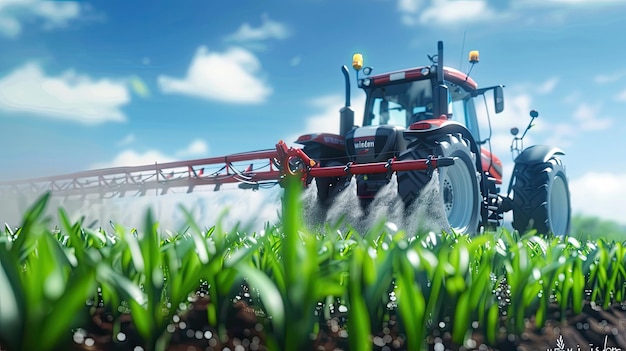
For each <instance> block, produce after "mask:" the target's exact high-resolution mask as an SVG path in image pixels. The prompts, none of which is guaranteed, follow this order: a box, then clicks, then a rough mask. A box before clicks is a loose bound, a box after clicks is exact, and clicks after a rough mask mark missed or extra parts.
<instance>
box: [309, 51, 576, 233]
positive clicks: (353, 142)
mask: <svg viewBox="0 0 626 351" xmlns="http://www.w3.org/2000/svg"><path fill="white" fill-rule="evenodd" d="M429 59H430V60H431V64H430V65H428V66H422V67H416V68H410V69H406V70H401V71H395V72H391V73H383V74H377V75H372V74H371V72H372V69H371V68H369V67H365V68H364V67H363V59H362V56H361V55H360V54H355V55H354V57H353V67H354V69H355V70H356V72H357V82H358V86H359V88H361V89H363V91H364V92H365V94H366V101H365V113H364V116H363V123H362V126H361V127H357V126H354V112H353V110H352V109H351V108H350V78H349V73H348V69H347V68H346V67H345V66H344V67H343V68H342V70H343V73H344V77H345V84H346V104H345V107H344V108H342V110H341V112H340V114H341V117H340V118H341V123H340V135H334V134H310V135H303V136H301V137H300V138H299V139H298V140H297V143H299V144H302V145H304V149H303V150H304V153H306V154H307V155H308V156H309V157H310V158H312V159H314V160H316V161H318V163H319V165H320V166H321V167H333V166H339V165H344V164H346V163H348V164H369V163H379V162H385V161H387V160H392V159H394V160H399V161H406V160H423V159H427V158H429V157H431V158H432V157H437V158H440V159H447V160H449V159H450V158H451V159H453V160H454V162H453V163H452V164H451V165H448V166H446V167H439V168H438V169H437V172H439V174H438V175H439V184H440V192H439V193H440V195H441V196H442V202H443V206H444V210H445V213H446V216H447V219H448V222H449V224H450V226H451V228H452V229H454V230H455V231H457V232H470V233H473V232H477V231H480V230H481V228H485V229H489V228H494V227H497V226H499V225H501V224H502V221H503V217H504V216H503V214H504V213H505V212H507V211H511V210H512V211H513V228H514V229H517V230H519V231H522V232H523V231H526V230H528V229H536V230H537V231H538V232H539V233H554V234H557V235H564V234H568V233H569V228H570V213H571V209H570V194H569V189H568V183H567V177H566V174H565V167H564V166H563V163H562V161H561V157H560V156H561V155H564V153H563V152H562V151H561V150H560V149H558V148H556V147H551V146H545V145H534V146H531V147H528V148H526V149H524V150H522V149H521V147H522V139H523V136H524V135H525V134H526V132H527V131H528V129H530V127H531V125H532V124H531V123H532V119H534V118H536V117H537V116H538V115H537V113H536V112H535V111H532V112H531V117H532V119H531V123H529V125H528V127H527V128H526V131H524V133H523V135H522V137H517V130H513V131H512V133H514V140H513V144H512V145H511V150H512V151H517V157H516V158H515V167H514V169H513V174H512V177H511V181H510V183H509V188H508V190H507V193H506V195H500V194H499V190H500V186H501V184H502V174H503V169H502V163H501V161H500V159H499V158H498V157H497V156H495V155H493V154H492V153H491V152H490V151H489V150H490V149H491V144H490V143H491V141H490V140H491V135H489V136H487V137H486V138H482V137H481V135H480V133H479V125H478V119H477V113H476V105H478V104H486V103H487V99H486V98H485V93H487V92H490V94H492V95H493V106H492V107H493V110H494V111H495V113H500V112H502V111H503V109H504V97H503V89H502V88H503V86H501V85H497V86H491V87H486V88H479V87H478V85H477V84H476V82H474V80H473V79H472V78H470V77H469V75H468V74H465V73H463V72H460V71H458V70H456V69H453V68H449V67H444V65H443V43H442V42H439V43H438V52H437V54H436V55H435V56H429ZM470 62H471V63H472V64H474V63H476V62H478V52H476V51H473V52H471V53H470ZM359 71H363V73H364V75H365V77H362V78H359V77H358V72H359ZM485 107H487V106H485ZM490 107H491V106H490ZM490 133H491V128H490ZM485 146H486V147H485ZM433 171H434V170H433V169H414V170H407V171H398V172H397V181H398V194H399V196H400V197H401V198H402V200H403V201H404V203H405V207H407V208H408V207H409V206H410V205H411V204H413V202H415V201H419V194H420V191H421V190H422V189H423V188H424V187H425V186H426V184H427V183H428V182H429V181H430V180H431V177H432V175H433ZM355 176H356V182H357V196H358V197H359V199H360V200H361V203H362V205H363V206H367V204H368V203H369V202H371V200H372V199H373V198H374V196H375V195H376V193H377V192H378V191H379V189H381V187H383V186H384V185H386V184H388V183H389V179H390V177H389V174H388V173H376V174H358V175H355ZM349 179H350V175H342V176H338V177H323V178H316V184H317V191H318V199H319V201H320V202H321V203H322V204H323V205H325V206H328V205H330V204H331V203H332V201H333V197H334V196H336V195H337V194H338V193H339V192H341V191H342V190H344V188H345V186H346V183H347V181H348V180H349Z"/></svg>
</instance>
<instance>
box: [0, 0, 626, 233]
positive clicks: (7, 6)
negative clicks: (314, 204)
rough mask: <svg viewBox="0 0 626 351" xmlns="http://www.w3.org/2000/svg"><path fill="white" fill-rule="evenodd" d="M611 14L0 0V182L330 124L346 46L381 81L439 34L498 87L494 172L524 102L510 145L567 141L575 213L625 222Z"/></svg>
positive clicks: (599, 4) (481, 7)
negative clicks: (524, 132) (501, 99)
mask: <svg viewBox="0 0 626 351" xmlns="http://www.w3.org/2000/svg"><path fill="white" fill-rule="evenodd" d="M624 18H626V2H624V1H620V0H613V1H611V0H515V1H507V0H504V1H503V0H358V1H357V0H344V1H332V0H297V1H289V2H287V1H272V2H270V1H251V0H249V1H246V0H239V1H206V0H202V1H201V0H188V1H164V0H163V1H148V0H135V1H104V0H94V1H40V0H0V47H1V48H2V55H0V138H1V139H0V140H1V141H2V145H3V147H2V149H0V162H1V165H2V166H1V167H0V180H9V179H17V178H28V177H37V176H46V175H55V174H64V173H71V172H76V171H81V170H87V169H94V168H102V167H110V166H130V165H141V164H153V163H154V162H159V163H162V162H168V161H174V160H185V159H196V158H203V157H211V156H219V155H226V154H231V153H238V152H244V151H252V150H259V149H268V148H273V147H274V145H275V144H276V142H277V141H278V140H281V139H282V140H286V141H288V142H293V141H294V140H295V139H296V138H297V137H298V136H299V135H301V134H305V133H312V132H335V133H337V132H338V130H339V117H338V116H339V113H338V111H339V109H340V108H341V107H342V105H343V94H344V84H343V77H342V75H341V72H340V67H341V66H342V65H350V63H351V58H352V54H353V53H355V52H359V53H362V54H363V56H364V60H365V65H366V66H372V67H373V68H374V73H383V72H386V71H393V70H398V69H404V68H409V67H414V66H421V65H426V64H428V63H429V61H428V58H427V55H429V54H430V55H432V54H435V53H436V48H437V41H438V40H442V41H443V42H444V47H445V58H446V59H445V63H446V65H448V66H452V67H455V68H458V69H461V70H463V71H466V72H467V71H468V69H469V64H468V63H467V53H468V52H469V50H479V51H480V59H481V60H480V63H478V64H477V65H475V66H474V67H473V68H472V71H471V76H472V78H473V79H474V80H475V81H476V82H477V83H478V84H479V86H490V85H496V84H502V85H505V111H504V112H502V113H501V114H498V115H492V116H491V117H492V119H491V124H492V130H493V135H492V148H493V150H494V152H495V153H496V154H497V155H498V156H499V157H500V158H501V159H502V161H503V163H504V167H505V178H506V179H508V177H509V176H510V173H511V171H512V169H513V167H512V166H513V162H512V157H511V153H510V150H509V146H510V142H511V135H510V133H509V130H510V128H511V127H519V128H520V129H522V128H523V127H525V125H526V124H527V123H528V121H529V115H528V114H529V111H530V110H531V109H536V110H537V111H539V114H540V116H539V118H538V119H537V120H536V121H535V122H536V123H535V126H534V127H533V128H532V129H531V130H530V131H529V134H528V137H527V138H526V139H525V144H526V145H527V146H528V145H532V144H548V145H553V146H557V147H560V148H562V149H563V150H564V151H565V153H566V156H564V162H565V165H566V168H567V175H568V180H569V185H570V189H571V194H572V208H573V211H574V213H581V214H585V215H593V216H600V217H602V218H606V219H612V220H615V221H618V222H620V223H622V224H626V216H624V215H623V213H624V212H623V208H626V206H625V205H626V203H625V202H626V200H625V199H626V161H624V160H623V159H622V158H621V154H622V153H623V150H626V141H625V138H624V135H626V125H625V124H624V123H623V122H622V119H623V118H624V116H623V114H624V113H623V112H622V111H624V110H625V109H626V63H624V60H623V57H624V56H625V55H626V45H624V44H623V38H622V35H623V33H626V21H623V19H624ZM352 81H353V83H354V72H352ZM351 95H352V100H353V101H352V103H353V107H354V109H355V111H356V123H357V124H360V123H361V120H362V113H363V112H362V111H363V109H362V107H360V105H362V104H363V102H364V94H363V92H362V91H359V90H358V89H356V87H355V86H354V85H353V89H352V93H351ZM484 122H485V123H484V125H483V126H482V129H481V132H482V133H483V135H486V133H487V131H488V126H487V123H486V121H484ZM504 188H506V187H504ZM503 191H506V189H503ZM237 196H240V195H237ZM237 201H244V202H245V200H237ZM256 203H260V204H262V201H256ZM259 206H261V205H259Z"/></svg>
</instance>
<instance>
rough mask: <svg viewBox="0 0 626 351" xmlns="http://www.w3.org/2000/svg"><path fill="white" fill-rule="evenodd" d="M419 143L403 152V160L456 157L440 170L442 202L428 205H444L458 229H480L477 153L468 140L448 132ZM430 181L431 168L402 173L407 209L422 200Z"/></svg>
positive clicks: (402, 193)
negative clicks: (471, 148) (472, 149)
mask: <svg viewBox="0 0 626 351" xmlns="http://www.w3.org/2000/svg"><path fill="white" fill-rule="evenodd" d="M419 143H420V144H419V145H416V146H414V147H412V148H410V149H409V150H407V151H405V152H404V153H402V154H401V155H400V157H399V158H400V160H416V159H424V158H428V157H429V156H431V155H434V156H440V157H453V158H454V159H455V161H454V164H453V165H452V166H448V167H441V168H439V169H437V170H436V172H439V196H440V199H441V202H440V203H433V204H427V205H429V206H442V205H443V210H444V212H445V215H446V218H447V220H448V223H449V224H450V227H451V229H452V230H454V231H455V232H457V233H474V232H476V230H477V229H478V224H479V220H480V213H481V212H480V204H481V196H480V187H479V184H478V173H477V172H476V164H475V158H476V156H475V154H474V153H473V152H472V151H471V150H470V146H469V142H468V140H467V139H464V138H463V137H462V136H461V135H460V134H457V135H452V134H446V135H440V136H436V137H434V138H432V139H431V140H424V141H420V142H419ZM430 180H431V174H429V172H427V171H408V172H398V193H399V195H400V196H401V197H402V200H403V201H404V203H405V205H406V207H407V208H409V207H410V206H411V205H413V204H414V202H415V201H419V200H418V198H419V196H420V193H421V192H422V190H423V189H424V187H425V186H426V185H427V184H428V182H430Z"/></svg>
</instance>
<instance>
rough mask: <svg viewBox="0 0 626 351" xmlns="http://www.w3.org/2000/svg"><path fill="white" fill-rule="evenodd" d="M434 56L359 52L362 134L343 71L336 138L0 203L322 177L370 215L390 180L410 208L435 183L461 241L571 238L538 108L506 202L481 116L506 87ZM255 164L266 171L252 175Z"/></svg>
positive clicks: (118, 173)
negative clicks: (403, 65) (496, 235)
mask: <svg viewBox="0 0 626 351" xmlns="http://www.w3.org/2000/svg"><path fill="white" fill-rule="evenodd" d="M428 57H429V60H430V65H427V66H422V67H416V68H410V69H406V70H401V71H395V72H390V73H384V74H376V75H373V74H372V68H371V67H363V56H362V55H361V54H355V55H354V57H353V63H352V67H353V68H354V69H355V70H356V73H357V77H356V78H357V82H358V87H359V88H361V89H362V90H363V91H364V92H365V95H366V100H365V109H364V111H365V112H364V115H363V123H362V125H361V126H355V125H354V111H353V110H352V108H351V106H350V72H349V70H348V68H347V67H346V66H343V67H342V72H343V76H344V80H345V90H346V101H345V106H344V107H343V108H342V109H341V110H340V128H339V134H332V133H319V134H307V135H302V136H300V137H299V138H298V139H297V141H296V143H298V144H300V145H302V146H303V147H302V148H298V147H288V146H287V144H286V143H284V142H283V141H279V142H278V143H277V144H276V148H275V149H266V150H258V151H251V152H244V153H238V154H233V155H227V156H220V157H211V158H203V159H196V160H186V161H175V162H169V163H161V164H159V163H154V164H149V165H142V166H131V167H117V168H107V169H98V170H89V171H83V172H77V173H73V174H65V175H57V176H50V177H40V178H33V179H24V180H13V181H3V182H0V197H3V198H4V197H5V196H8V195H11V196H16V195H19V194H23V193H25V192H35V193H37V192H43V191H50V192H52V194H53V195H57V196H64V197H66V198H68V197H77V198H79V199H85V198H87V196H88V195H89V196H96V197H100V198H112V197H124V196H127V195H128V194H132V193H134V194H135V196H144V195H147V194H149V193H153V192H154V193H155V194H157V195H165V194H167V193H168V192H169V191H170V190H171V189H174V188H183V189H186V192H187V193H190V192H193V191H194V190H195V189H196V188H197V187H200V186H207V185H213V186H215V188H214V190H219V189H220V188H221V186H222V185H223V184H228V183H238V184H239V188H242V189H252V190H258V189H260V188H266V187H269V186H273V185H276V184H281V183H282V181H283V180H284V179H285V177H287V176H298V177H299V179H300V180H301V181H302V183H303V185H305V186H306V185H311V184H312V180H313V179H315V186H316V187H317V189H316V190H317V199H318V202H319V204H320V205H321V206H322V207H328V206H330V205H331V204H332V203H333V201H334V200H335V198H336V197H337V196H338V195H339V194H340V193H341V192H343V191H345V190H346V189H347V185H348V184H349V183H350V182H351V181H352V180H353V179H354V181H355V182H356V188H357V190H356V192H357V196H358V198H359V201H360V203H361V206H363V207H364V208H367V206H368V204H369V203H371V202H372V201H373V199H374V197H375V196H376V194H377V193H378V192H379V191H380V190H381V188H383V187H384V186H385V185H388V184H389V182H390V180H391V179H392V178H391V177H392V175H393V174H394V173H395V174H396V180H397V184H398V195H399V196H400V197H401V198H402V201H403V202H404V205H405V208H410V207H411V205H413V204H415V203H416V202H418V201H420V192H421V191H422V189H424V188H425V186H426V185H428V184H429V182H431V181H434V180H437V179H438V181H439V192H438V194H439V195H438V196H441V201H440V202H439V203H440V204H443V205H442V206H443V207H444V208H443V211H444V212H445V215H446V217H447V220H448V223H449V224H450V228H451V229H452V230H454V231H455V232H459V233H477V232H481V231H484V230H490V229H493V228H496V227H498V226H501V225H502V224H503V220H504V213H506V212H508V211H512V212H513V223H512V224H513V228H514V229H517V230H518V231H520V232H523V231H527V230H529V229H535V230H537V232H539V233H544V234H548V233H553V234H556V235H566V234H568V233H569V228H570V216H571V207H570V193H569V189H568V182H567V177H566V174H565V167H564V166H563V161H562V160H561V156H563V155H564V153H563V151H561V150H560V149H558V148H556V147H551V146H546V145H533V146H530V147H528V148H524V147H523V138H524V136H525V135H526V132H528V130H529V129H530V127H531V126H532V121H533V120H534V119H535V118H537V116H538V114H537V113H536V111H532V112H531V117H532V118H531V121H530V123H529V124H528V126H527V127H526V130H525V131H524V133H523V134H522V135H521V136H519V137H518V136H517V134H518V133H519V130H517V129H515V130H512V133H513V136H514V138H513V142H512V144H511V151H512V152H513V154H514V157H515V158H514V161H515V166H514V168H513V173H512V175H511V178H510V179H511V180H510V182H509V185H508V190H507V192H506V195H501V194H500V193H499V192H500V187H501V186H502V179H503V177H502V174H503V169H502V162H501V161H500V159H499V158H498V157H497V156H496V155H494V154H492V153H491V151H490V150H491V128H489V130H490V132H489V134H490V135H488V136H487V137H486V138H482V137H481V135H480V133H479V131H480V128H479V124H478V117H477V110H476V107H477V106H481V104H482V106H483V107H485V108H486V111H489V110H490V109H493V111H494V112H495V113H496V114H497V113H500V112H502V111H503V109H504V96H503V86H502V85H496V86H490V87H486V88H479V87H478V85H477V84H476V82H475V81H474V80H473V79H472V78H471V77H470V76H469V73H468V74H465V73H463V72H461V71H459V70H456V69H453V68H449V67H445V66H444V64H443V63H444V61H443V58H444V57H443V43H442V42H438V47H437V53H436V54H435V55H433V56H428ZM469 60H470V63H471V64H472V65H474V64H475V63H477V62H478V52H476V51H472V52H471V53H470V57H469ZM359 72H362V73H363V76H362V77H359ZM486 93H489V94H490V95H493V104H491V103H489V104H488V103H487V100H488V99H487V97H486ZM260 160H262V161H260ZM251 162H252V163H251ZM255 162H257V163H258V162H263V164H261V165H260V166H259V164H256V167H255ZM435 175H436V176H437V179H433V178H434V177H435Z"/></svg>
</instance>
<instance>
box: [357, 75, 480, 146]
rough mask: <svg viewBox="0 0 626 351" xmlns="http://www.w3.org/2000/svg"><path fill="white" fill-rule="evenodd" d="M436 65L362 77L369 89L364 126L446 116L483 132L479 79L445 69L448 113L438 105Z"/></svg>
mask: <svg viewBox="0 0 626 351" xmlns="http://www.w3.org/2000/svg"><path fill="white" fill-rule="evenodd" d="M433 71H436V68H434V69H433V68H430V67H418V68H414V69H409V70H405V71H398V72H392V73H387V74H381V75H376V76H372V77H366V78H361V79H359V81H358V83H359V87H360V88H361V89H363V90H364V91H365V93H366V96H367V100H366V102H365V114H364V116H363V124H362V125H363V126H364V127H365V126H380V125H393V126H398V127H402V128H407V129H408V128H409V127H410V126H411V125H412V124H414V123H416V122H422V121H427V120H432V119H444V120H452V121H456V122H459V123H461V124H463V125H465V126H466V127H467V128H468V129H469V131H470V132H471V133H472V136H473V137H474V139H475V140H480V132H479V128H478V121H477V117H476V109H475V107H474V97H475V95H474V93H475V92H476V87H477V85H476V83H475V82H474V81H473V80H472V79H471V78H470V77H469V76H467V75H466V74H464V73H462V72H460V71H457V70H455V69H452V68H447V67H446V68H445V69H444V84H445V85H446V86H447V88H448V89H447V96H446V98H445V101H446V102H447V106H446V107H445V110H447V111H448V112H447V114H443V115H439V116H435V113H434V111H442V110H444V108H443V107H442V106H435V105H436V104H437V101H438V100H437V99H435V97H434V95H435V91H436V89H437V74H436V73H435V72H433Z"/></svg>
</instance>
